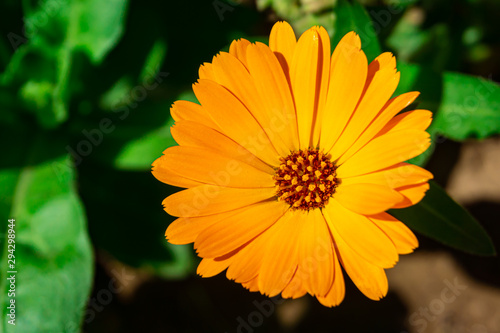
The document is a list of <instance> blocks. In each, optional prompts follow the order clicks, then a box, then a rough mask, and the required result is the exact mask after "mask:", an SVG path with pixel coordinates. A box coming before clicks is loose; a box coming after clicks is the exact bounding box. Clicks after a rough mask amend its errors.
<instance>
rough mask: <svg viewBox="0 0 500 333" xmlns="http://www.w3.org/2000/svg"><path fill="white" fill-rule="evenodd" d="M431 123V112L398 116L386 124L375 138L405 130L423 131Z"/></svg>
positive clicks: (414, 112) (405, 113) (416, 111)
mask: <svg viewBox="0 0 500 333" xmlns="http://www.w3.org/2000/svg"><path fill="white" fill-rule="evenodd" d="M431 122H432V112H430V111H428V110H413V111H407V112H403V113H401V114H398V115H397V116H396V117H394V118H392V119H391V121H390V122H389V123H387V125H386V126H384V128H382V130H381V131H380V133H378V134H377V136H381V135H384V134H386V133H389V132H397V131H402V130H407V129H416V130H421V131H425V130H426V129H427V127H429V125H430V124H431Z"/></svg>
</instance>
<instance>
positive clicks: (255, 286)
mask: <svg viewBox="0 0 500 333" xmlns="http://www.w3.org/2000/svg"><path fill="white" fill-rule="evenodd" d="M241 285H242V286H243V287H244V288H246V289H248V291H259V277H258V276H256V277H254V278H253V279H251V280H250V281H247V282H243V283H241Z"/></svg>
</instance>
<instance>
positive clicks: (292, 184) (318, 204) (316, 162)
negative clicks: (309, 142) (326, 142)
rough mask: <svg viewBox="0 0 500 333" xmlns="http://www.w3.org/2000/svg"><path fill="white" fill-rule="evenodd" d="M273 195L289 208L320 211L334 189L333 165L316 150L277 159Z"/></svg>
mask: <svg viewBox="0 0 500 333" xmlns="http://www.w3.org/2000/svg"><path fill="white" fill-rule="evenodd" d="M280 161H281V164H280V166H279V167H278V168H276V174H275V176H274V180H275V181H276V196H277V197H278V200H282V201H285V202H286V203H288V204H289V205H290V206H291V207H292V209H301V210H310V209H313V208H323V207H325V206H326V204H327V203H328V200H329V199H330V197H331V196H332V195H333V193H335V188H336V187H337V178H336V172H335V170H336V169H337V168H336V166H335V165H334V164H333V163H332V162H331V161H330V158H329V157H328V156H326V155H324V154H323V152H321V151H319V150H318V149H311V148H309V149H308V150H299V151H296V152H292V153H290V155H288V156H287V157H281V158H280Z"/></svg>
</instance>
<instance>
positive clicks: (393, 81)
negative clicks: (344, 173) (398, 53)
mask: <svg viewBox="0 0 500 333" xmlns="http://www.w3.org/2000/svg"><path fill="white" fill-rule="evenodd" d="M376 61H377V59H376V60H374V62H376ZM372 67H373V62H372V64H370V66H369V67H368V72H369V73H368V77H367V82H366V84H365V88H364V89H365V91H364V93H363V95H362V96H361V99H360V101H359V104H358V106H357V107H356V110H355V111H354V114H353V115H352V117H351V119H350V121H349V123H348V124H347V126H346V128H345V130H344V132H343V133H342V135H341V136H340V137H339V139H338V140H337V142H336V143H335V145H334V146H333V147H332V149H331V151H330V153H331V155H332V159H333V160H336V159H338V158H339V157H340V156H341V155H342V154H343V153H345V152H346V151H347V149H349V147H351V146H352V145H353V144H354V142H356V140H357V139H358V138H359V137H360V135H361V134H362V133H363V131H364V130H365V129H366V128H367V126H368V125H369V124H370V123H371V122H372V121H373V119H375V117H376V116H377V114H378V113H379V112H380V110H381V109H382V108H383V107H384V105H385V104H386V103H387V101H388V100H389V98H391V95H392V94H393V93H394V91H395V90H396V87H397V86H398V83H399V72H397V73H396V72H395V69H394V67H392V65H387V66H382V67H381V68H380V69H379V70H378V71H376V72H375V74H374V76H373V79H371V80H370V68H372Z"/></svg>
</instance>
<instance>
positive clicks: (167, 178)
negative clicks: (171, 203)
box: [151, 156, 203, 188]
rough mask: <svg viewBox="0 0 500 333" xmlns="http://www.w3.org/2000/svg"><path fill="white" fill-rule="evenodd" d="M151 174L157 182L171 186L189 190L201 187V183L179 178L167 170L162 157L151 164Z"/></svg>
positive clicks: (172, 171) (170, 170)
mask: <svg viewBox="0 0 500 333" xmlns="http://www.w3.org/2000/svg"><path fill="white" fill-rule="evenodd" d="M151 173H152V174H153V176H154V177H155V178H156V179H158V180H159V181H161V182H163V183H165V184H169V185H172V186H177V187H186V188H190V187H194V186H200V185H203V183H202V182H199V181H196V180H193V179H189V178H185V177H183V176H180V175H178V174H177V173H176V172H175V171H174V170H172V169H170V168H168V167H167V165H165V163H164V158H163V156H162V157H159V158H157V159H156V160H155V161H154V162H153V168H152V170H151Z"/></svg>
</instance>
